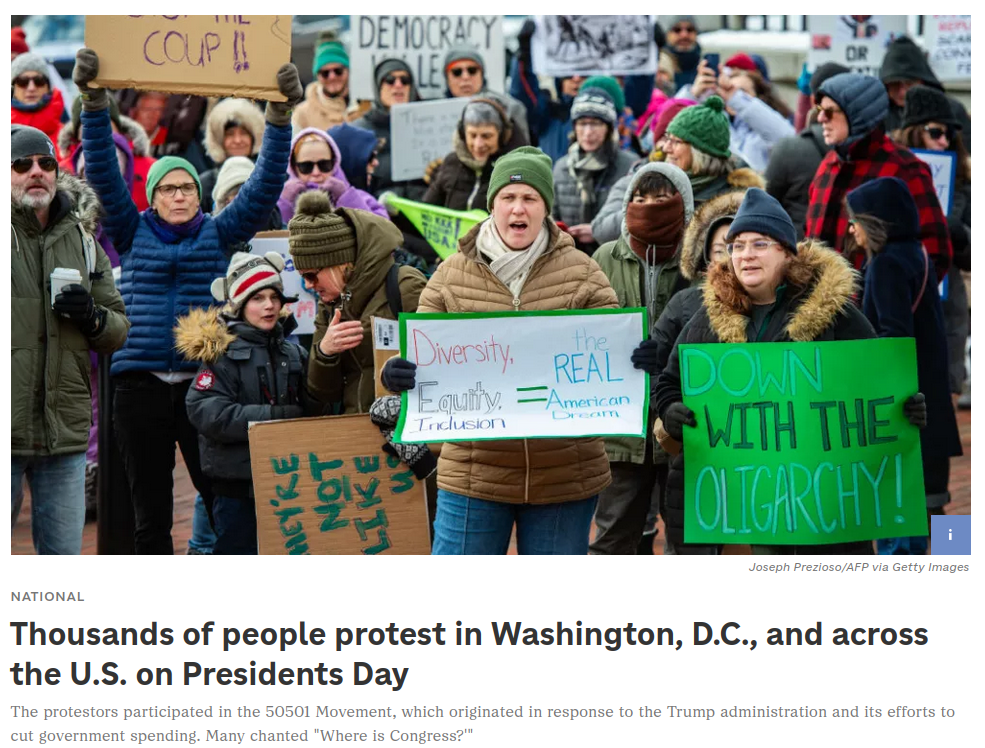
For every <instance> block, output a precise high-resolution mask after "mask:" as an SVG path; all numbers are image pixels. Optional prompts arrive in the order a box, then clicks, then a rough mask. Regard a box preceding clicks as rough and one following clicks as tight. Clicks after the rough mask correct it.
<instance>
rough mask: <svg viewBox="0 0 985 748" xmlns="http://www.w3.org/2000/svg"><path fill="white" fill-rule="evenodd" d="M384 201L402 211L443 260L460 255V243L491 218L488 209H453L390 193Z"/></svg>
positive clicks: (394, 208) (392, 207)
mask: <svg viewBox="0 0 985 748" xmlns="http://www.w3.org/2000/svg"><path fill="white" fill-rule="evenodd" d="M381 199H382V200H383V203H384V205H385V206H386V207H387V208H389V209H391V210H399V211H400V212H401V213H403V214H404V215H405V216H407V220H409V221H410V222H411V223H412V224H414V227H415V228H416V229H417V230H418V231H420V232H421V236H423V237H424V238H425V239H426V240H427V242H428V244H430V245H431V247H432V248H433V249H434V251H435V252H437V253H438V257H440V258H441V259H442V260H447V259H448V258H449V257H451V256H452V255H453V254H454V253H455V252H457V251H458V240H459V239H460V238H461V237H463V236H465V235H466V234H467V233H468V232H469V231H470V230H471V229H472V227H473V226H475V225H476V224H477V223H479V222H480V221H484V220H485V219H486V218H487V217H488V216H489V214H488V213H486V212H485V211H484V210H478V209H476V210H451V209H450V208H442V207H440V206H437V205H428V204H427V203H418V202H414V201H413V200H407V199H406V198H403V197H397V196H396V195H394V194H392V193H389V192H388V193H384V195H383V196H381Z"/></svg>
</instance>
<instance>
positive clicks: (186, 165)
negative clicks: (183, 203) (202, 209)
mask: <svg viewBox="0 0 985 748" xmlns="http://www.w3.org/2000/svg"><path fill="white" fill-rule="evenodd" d="M175 169H184V170H185V171H187V172H188V173H189V174H191V177H192V179H194V180H195V184H197V185H198V199H199V200H201V199H202V180H201V179H199V178H198V170H197V169H196V168H195V167H194V166H192V165H191V163H190V162H188V161H185V159H183V158H181V157H179V156H163V157H161V158H159V159H157V161H155V162H154V165H153V166H151V167H150V170H149V171H148V172H147V202H148V203H153V202H154V190H155V189H157V183H158V182H160V181H161V180H162V179H164V177H166V176H167V175H168V174H170V173H171V172H173V171H174V170H175Z"/></svg>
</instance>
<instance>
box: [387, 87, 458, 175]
mask: <svg viewBox="0 0 985 748" xmlns="http://www.w3.org/2000/svg"><path fill="white" fill-rule="evenodd" d="M468 102H469V100H468V99H464V98H463V99H438V100H436V101H419V102H415V103H413V104H396V105H394V106H393V107H391V109H390V172H391V175H392V177H393V181H394V182H402V181H404V180H406V179H420V178H421V177H423V176H424V171H425V169H427V166H428V164H430V163H431V162H432V161H434V159H436V158H444V157H445V156H447V155H448V154H449V153H451V152H452V136H453V135H454V134H455V129H456V128H457V127H458V121H459V120H460V119H461V118H462V109H464V108H465V105H466V104H468Z"/></svg>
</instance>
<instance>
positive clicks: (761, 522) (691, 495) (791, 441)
mask: <svg viewBox="0 0 985 748" xmlns="http://www.w3.org/2000/svg"><path fill="white" fill-rule="evenodd" d="M679 349H680V359H681V390H682V393H683V396H684V404H685V405H687V406H688V407H689V408H691V410H693V411H694V414H695V418H696V420H697V422H698V425H697V427H696V428H689V427H685V429H684V455H685V459H684V492H685V493H684V538H685V540H686V541H687V542H688V543H753V544H765V545H774V544H775V545H789V544H806V545H811V544H819V543H844V542H848V541H856V540H872V539H875V538H896V537H904V536H911V535H926V534H927V510H926V505H925V501H926V499H925V496H924V487H923V466H922V462H921V459H920V431H919V429H917V428H916V427H915V426H911V425H910V424H909V422H908V421H907V420H906V417H905V416H904V415H903V403H904V401H905V400H906V399H907V398H908V397H910V396H911V395H913V394H914V393H915V392H917V365H916V347H915V343H914V341H913V338H880V339H877V340H848V341H839V342H827V343H753V344H742V345H724V344H714V345H681V346H679ZM860 361H869V362H876V361H877V362H879V363H878V370H879V375H878V376H876V377H872V376H863V375H860V369H859V362H860Z"/></svg>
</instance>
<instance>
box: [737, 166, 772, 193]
mask: <svg viewBox="0 0 985 748" xmlns="http://www.w3.org/2000/svg"><path fill="white" fill-rule="evenodd" d="M728 183H729V184H730V185H732V187H734V188H735V189H737V190H739V189H748V188H750V187H759V189H761V190H765V189H766V180H765V179H763V178H762V177H761V176H760V175H759V174H758V173H756V172H755V171H753V170H752V169H750V168H749V167H747V166H740V167H739V168H737V169H732V171H730V172H729V174H728Z"/></svg>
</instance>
